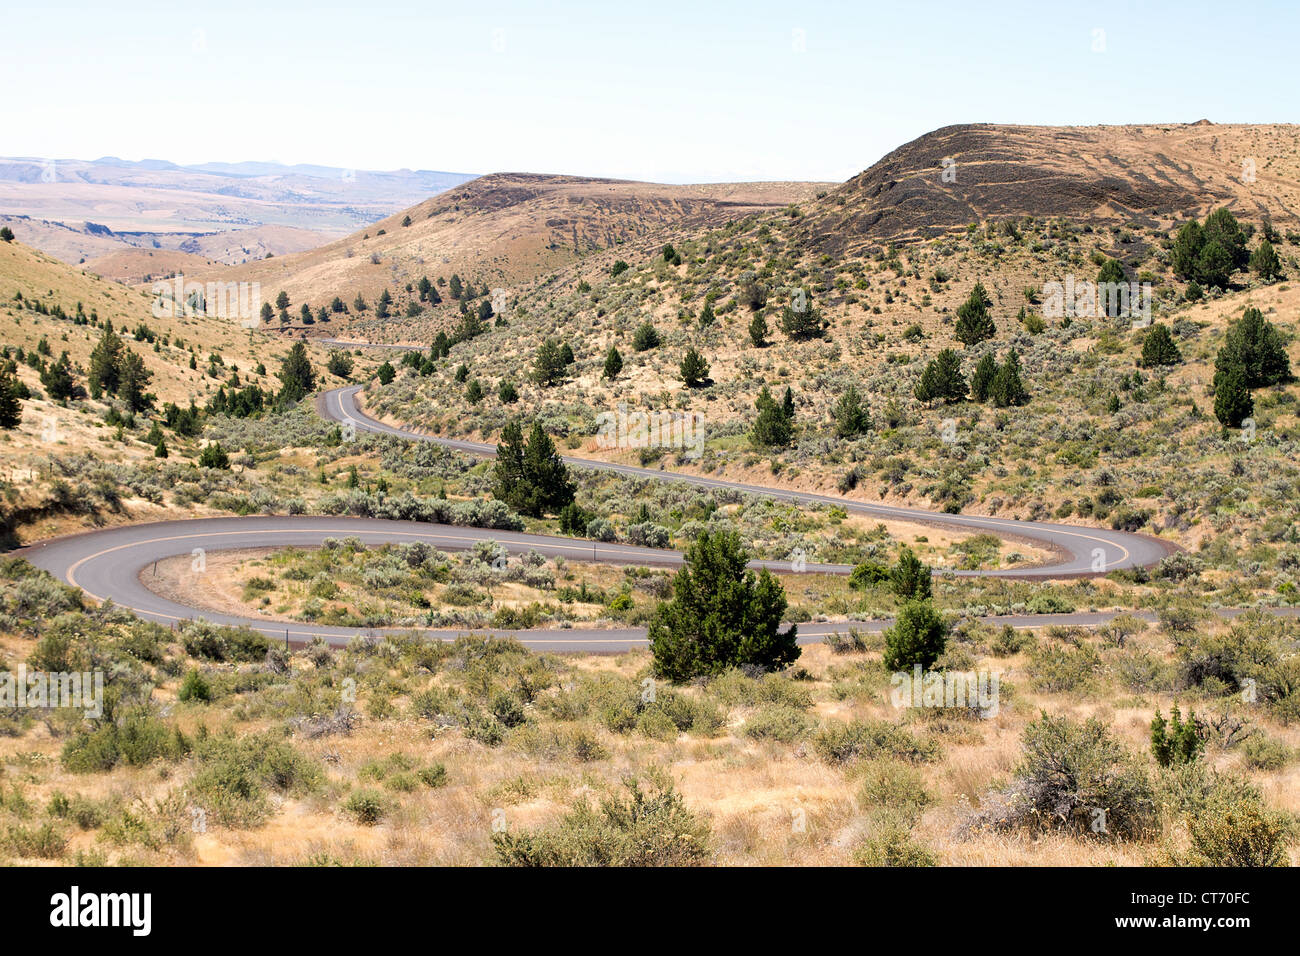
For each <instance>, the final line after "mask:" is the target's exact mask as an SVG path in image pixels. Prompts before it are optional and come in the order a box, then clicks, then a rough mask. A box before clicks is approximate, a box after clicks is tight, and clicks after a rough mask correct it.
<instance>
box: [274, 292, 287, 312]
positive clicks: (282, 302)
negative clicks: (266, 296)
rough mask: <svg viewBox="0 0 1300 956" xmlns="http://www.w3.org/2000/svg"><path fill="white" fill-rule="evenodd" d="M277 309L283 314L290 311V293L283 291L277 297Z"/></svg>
mask: <svg viewBox="0 0 1300 956" xmlns="http://www.w3.org/2000/svg"><path fill="white" fill-rule="evenodd" d="M275 307H276V308H277V309H279V310H280V311H281V312H287V311H289V293H287V292H285V291H284V290H283V289H281V290H280V294H279V295H277V296H276V297H275Z"/></svg>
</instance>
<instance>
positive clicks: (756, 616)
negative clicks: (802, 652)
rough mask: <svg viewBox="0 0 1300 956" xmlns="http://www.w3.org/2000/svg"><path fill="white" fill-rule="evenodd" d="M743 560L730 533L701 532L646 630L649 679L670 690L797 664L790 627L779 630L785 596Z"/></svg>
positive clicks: (793, 631)
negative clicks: (736, 670) (669, 684)
mask: <svg viewBox="0 0 1300 956" xmlns="http://www.w3.org/2000/svg"><path fill="white" fill-rule="evenodd" d="M748 560H749V555H748V554H746V553H745V551H744V550H743V549H742V548H741V546H740V536H739V535H738V534H737V533H736V532H734V531H723V530H719V531H715V532H709V531H704V532H701V533H700V535H699V537H698V538H696V539H695V541H694V542H693V543H692V544H691V546H690V547H689V548H688V549H687V551H686V556H685V563H684V565H683V567H682V569H681V570H680V571H678V572H677V575H676V577H674V579H673V596H672V599H671V600H669V601H665V602H662V603H660V604H659V606H658V607H656V608H655V611H654V616H653V618H652V619H651V622H650V629H649V638H650V653H651V655H652V657H653V664H652V667H653V670H654V675H655V676H656V677H658V678H661V679H665V680H670V681H674V682H682V681H688V680H691V679H693V678H696V677H703V676H709V675H714V674H720V673H722V672H723V671H726V670H728V669H730V668H733V667H746V666H748V667H760V668H763V669H764V670H775V669H777V668H780V667H784V666H786V665H787V664H790V663H792V662H794V661H795V660H797V659H798V657H799V646H798V643H797V641H796V637H797V628H796V627H795V625H790V627H788V628H786V629H785V630H782V625H781V619H782V617H783V616H784V614H785V610H786V607H787V602H786V597H785V592H784V590H783V589H782V588H781V585H780V584H779V583H778V582H777V580H776V578H774V577H773V576H772V575H771V574H770V573H769V572H768V571H767V570H766V569H764V570H763V571H761V572H760V573H759V574H757V575H756V574H755V573H754V572H753V571H751V570H749V569H748V568H746V566H745V565H746V564H747V563H748Z"/></svg>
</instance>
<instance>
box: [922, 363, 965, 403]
mask: <svg viewBox="0 0 1300 956" xmlns="http://www.w3.org/2000/svg"><path fill="white" fill-rule="evenodd" d="M913 394H915V395H916V398H917V401H921V402H925V403H927V404H928V403H930V402H934V401H943V402H944V403H945V404H952V403H953V402H959V401H961V400H962V399H964V398H965V397H966V378H965V376H963V375H962V374H961V358H960V357H959V356H958V355H957V353H956V352H954V351H953V350H952V349H944V350H943V351H941V352H940V353H939V354H938V355H936V356H935V357H934V358H933V359H931V360H930V362H929V363H928V364H927V365H926V367H925V371H924V372H922V373H921V379H920V381H918V382H917V383H916V387H915V388H914V389H913Z"/></svg>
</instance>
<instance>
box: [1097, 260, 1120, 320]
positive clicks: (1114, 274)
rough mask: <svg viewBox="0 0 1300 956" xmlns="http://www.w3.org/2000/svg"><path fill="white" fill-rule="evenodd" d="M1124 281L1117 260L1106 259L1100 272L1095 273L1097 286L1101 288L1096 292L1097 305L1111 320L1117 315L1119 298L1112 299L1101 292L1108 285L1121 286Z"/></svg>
mask: <svg viewBox="0 0 1300 956" xmlns="http://www.w3.org/2000/svg"><path fill="white" fill-rule="evenodd" d="M1124 281H1125V279H1124V267H1123V266H1122V265H1120V262H1119V260H1118V259H1107V260H1106V261H1105V262H1103V263H1102V264H1101V270H1100V271H1099V272H1098V273H1097V284H1098V286H1100V287H1101V288H1099V289H1098V292H1097V298H1098V303H1097V304H1098V305H1099V306H1101V307H1102V308H1104V309H1105V310H1106V314H1107V315H1108V316H1110V317H1111V318H1114V317H1115V316H1116V315H1117V314H1118V313H1119V310H1120V308H1121V305H1122V302H1121V299H1120V297H1119V296H1114V297H1113V298H1112V297H1111V296H1108V295H1106V293H1105V292H1104V291H1102V290H1103V289H1104V288H1105V287H1106V286H1108V285H1122V284H1123V283H1124ZM1112 307H1113V309H1114V311H1112Z"/></svg>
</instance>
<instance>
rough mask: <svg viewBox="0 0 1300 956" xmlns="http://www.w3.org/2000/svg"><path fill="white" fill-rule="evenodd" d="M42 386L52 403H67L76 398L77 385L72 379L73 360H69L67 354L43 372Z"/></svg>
mask: <svg viewBox="0 0 1300 956" xmlns="http://www.w3.org/2000/svg"><path fill="white" fill-rule="evenodd" d="M41 384H42V385H44V386H45V391H46V392H47V393H49V396H50V400H51V401H54V402H65V401H67V400H68V399H70V398H73V397H75V396H76V394H77V383H76V381H75V380H74V379H73V377H72V360H71V359H70V358H68V353H67V352H64V353H63V354H62V355H60V356H59V360H58V361H57V362H52V363H50V365H49V367H47V368H46V369H45V371H43V372H41Z"/></svg>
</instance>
